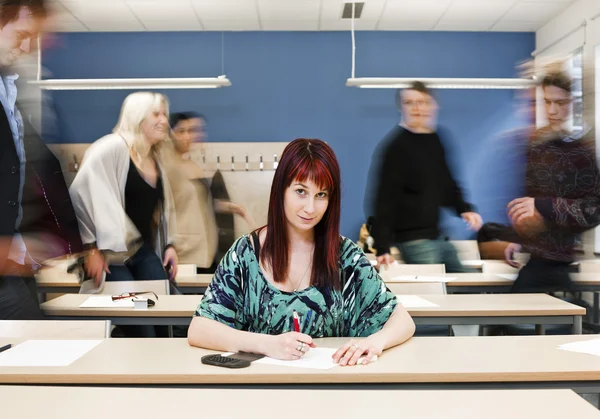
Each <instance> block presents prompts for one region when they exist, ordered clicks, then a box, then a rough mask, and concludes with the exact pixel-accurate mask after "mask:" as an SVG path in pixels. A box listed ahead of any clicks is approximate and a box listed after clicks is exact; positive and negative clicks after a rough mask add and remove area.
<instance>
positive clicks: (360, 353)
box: [333, 338, 383, 366]
mask: <svg viewBox="0 0 600 419" xmlns="http://www.w3.org/2000/svg"><path fill="white" fill-rule="evenodd" d="M382 352H383V345H382V344H380V343H378V342H376V341H375V340H374V339H371V338H366V339H360V340H351V341H350V342H348V343H346V344H345V345H344V346H342V347H341V348H340V349H338V350H337V351H336V352H335V353H334V354H333V362H335V363H336V364H339V365H341V366H346V365H348V366H350V365H356V364H357V363H358V360H359V359H360V358H363V359H362V360H361V361H360V364H361V365H367V364H368V363H369V362H371V360H372V359H373V357H374V356H376V355H377V356H380V355H381V353H382Z"/></svg>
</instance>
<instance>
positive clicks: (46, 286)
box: [35, 275, 81, 301]
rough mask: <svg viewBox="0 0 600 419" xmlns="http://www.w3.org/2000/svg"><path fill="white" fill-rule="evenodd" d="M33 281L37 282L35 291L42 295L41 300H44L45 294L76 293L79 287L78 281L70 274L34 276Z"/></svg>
mask: <svg viewBox="0 0 600 419" xmlns="http://www.w3.org/2000/svg"><path fill="white" fill-rule="evenodd" d="M35 282H36V284H37V291H38V293H39V294H41V296H42V298H41V300H42V301H46V294H49V293H52V294H65V293H72V294H77V293H78V292H79V288H81V284H80V283H79V281H77V280H74V279H73V276H72V275H65V276H52V277H46V276H41V277H40V276H38V277H36V278H35Z"/></svg>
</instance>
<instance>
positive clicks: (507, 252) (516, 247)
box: [504, 243, 521, 268]
mask: <svg viewBox="0 0 600 419" xmlns="http://www.w3.org/2000/svg"><path fill="white" fill-rule="evenodd" d="M520 251H521V245H520V244H516V243H511V244H509V245H508V246H506V249H504V258H505V259H506V263H508V264H509V265H510V266H512V267H514V268H520V266H521V265H520V264H519V262H517V261H516V260H515V253H519V252H520Z"/></svg>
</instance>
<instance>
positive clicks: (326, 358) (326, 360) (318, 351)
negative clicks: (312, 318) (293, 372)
mask: <svg viewBox="0 0 600 419" xmlns="http://www.w3.org/2000/svg"><path fill="white" fill-rule="evenodd" d="M335 351H337V349H332V348H311V349H310V351H308V352H307V353H306V355H304V356H303V357H302V358H300V359H296V360H293V361H282V360H280V359H273V358H269V357H264V358H261V359H259V360H257V361H254V363H255V364H269V365H281V366H284V367H296V368H310V369H315V370H329V369H331V368H333V367H335V366H336V364H334V363H333V361H332V359H331V356H332V355H333V354H334V353H335Z"/></svg>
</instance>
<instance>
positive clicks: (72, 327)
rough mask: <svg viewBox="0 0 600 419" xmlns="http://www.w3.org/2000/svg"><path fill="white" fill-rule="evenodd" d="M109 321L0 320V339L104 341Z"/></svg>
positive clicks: (107, 332)
mask: <svg viewBox="0 0 600 419" xmlns="http://www.w3.org/2000/svg"><path fill="white" fill-rule="evenodd" d="M110 328H111V323H110V320H0V338H25V339H104V338H109V337H110Z"/></svg>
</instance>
